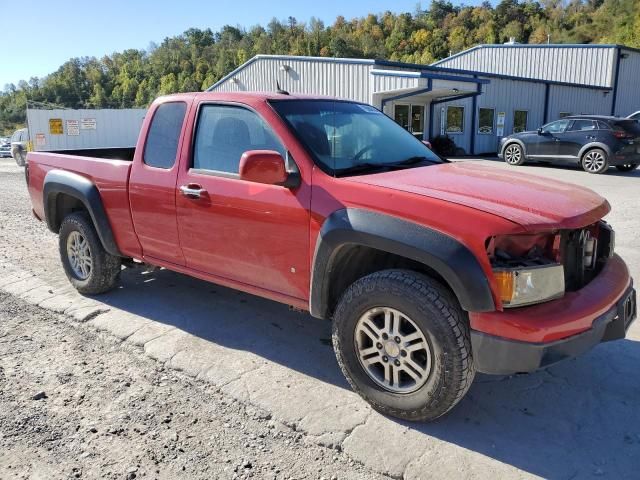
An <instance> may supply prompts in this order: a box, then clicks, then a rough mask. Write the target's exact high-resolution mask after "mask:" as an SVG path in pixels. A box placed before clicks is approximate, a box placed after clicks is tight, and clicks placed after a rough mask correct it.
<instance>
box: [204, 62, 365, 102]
mask: <svg viewBox="0 0 640 480" xmlns="http://www.w3.org/2000/svg"><path fill="white" fill-rule="evenodd" d="M284 65H287V66H288V67H289V70H288V71H285V70H283V69H281V67H283V66H284ZM371 68H372V65H371V64H366V63H364V64H363V63H356V62H351V63H347V62H331V61H322V60H295V59H280V58H264V57H263V58H258V59H256V60H255V61H253V62H252V63H250V64H249V65H248V66H247V67H246V68H244V69H242V70H240V71H239V72H237V74H236V75H234V76H233V77H231V78H229V79H227V80H226V81H224V82H222V83H221V84H219V85H217V86H216V87H215V88H214V91H218V92H237V91H249V92H264V91H271V92H274V91H276V82H279V84H280V86H281V87H282V88H283V89H284V90H287V91H288V92H289V93H298V94H306V95H327V96H331V97H338V98H348V99H351V100H357V101H360V102H367V103H369V102H370V101H371V89H372V86H371V79H370V75H369V72H370V71H371ZM232 79H236V81H235V82H234V81H233V80H232Z"/></svg>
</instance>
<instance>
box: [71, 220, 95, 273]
mask: <svg viewBox="0 0 640 480" xmlns="http://www.w3.org/2000/svg"><path fill="white" fill-rule="evenodd" d="M67 258H68V259H69V265H71V269H72V270H73V273H74V275H76V277H78V278H79V279H80V280H86V279H87V278H89V275H91V269H92V268H93V259H92V258H91V249H90V248H89V242H88V241H87V239H86V238H85V237H84V236H83V235H82V234H81V233H80V232H77V231H75V232H71V233H70V234H69V237H68V238H67Z"/></svg>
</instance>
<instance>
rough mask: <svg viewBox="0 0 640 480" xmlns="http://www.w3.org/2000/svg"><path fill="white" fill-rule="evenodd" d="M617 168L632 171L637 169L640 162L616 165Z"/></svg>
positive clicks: (622, 170)
mask: <svg viewBox="0 0 640 480" xmlns="http://www.w3.org/2000/svg"><path fill="white" fill-rule="evenodd" d="M616 168H617V169H618V170H620V171H621V172H630V171H632V170H635V169H636V168H638V164H637V163H627V164H625V165H616Z"/></svg>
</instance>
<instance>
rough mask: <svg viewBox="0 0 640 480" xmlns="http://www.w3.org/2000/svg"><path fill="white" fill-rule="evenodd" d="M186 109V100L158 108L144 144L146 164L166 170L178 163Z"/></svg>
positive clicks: (164, 104)
mask: <svg viewBox="0 0 640 480" xmlns="http://www.w3.org/2000/svg"><path fill="white" fill-rule="evenodd" d="M186 111H187V104H186V103H184V102H168V103H163V104H161V105H160V106H158V108H156V111H155V112H154V114H153V118H152V119H151V125H150V126H149V133H148V134H147V141H146V143H145V146H144V155H143V161H144V163H145V164H146V165H149V166H150V167H155V168H163V169H165V170H166V169H170V168H171V167H173V165H174V164H175V163H176V156H177V153H178V143H179V141H180V133H181V132H182V124H183V123H184V117H185V113H186Z"/></svg>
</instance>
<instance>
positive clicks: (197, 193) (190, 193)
mask: <svg viewBox="0 0 640 480" xmlns="http://www.w3.org/2000/svg"><path fill="white" fill-rule="evenodd" d="M180 193H182V195H184V196H185V197H187V198H194V199H195V198H200V197H202V196H203V195H204V194H205V193H207V191H206V190H205V189H204V188H202V187H201V186H200V185H198V184H197V183H190V184H188V185H182V186H181V187H180Z"/></svg>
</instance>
